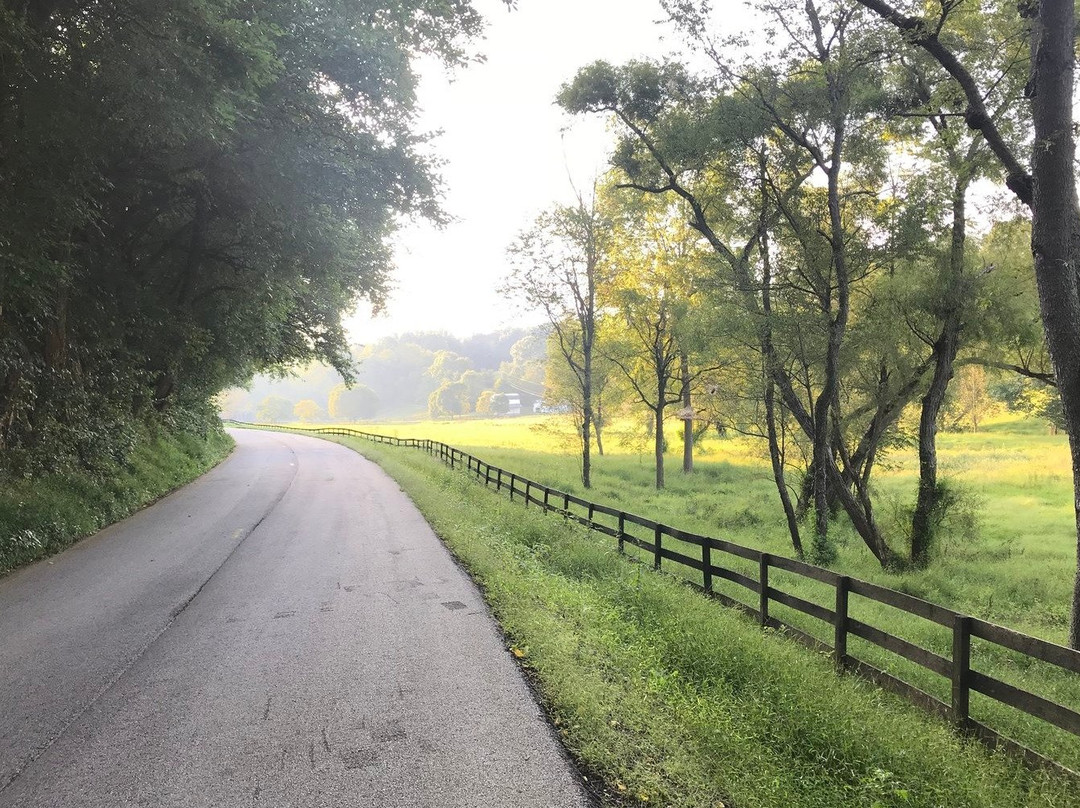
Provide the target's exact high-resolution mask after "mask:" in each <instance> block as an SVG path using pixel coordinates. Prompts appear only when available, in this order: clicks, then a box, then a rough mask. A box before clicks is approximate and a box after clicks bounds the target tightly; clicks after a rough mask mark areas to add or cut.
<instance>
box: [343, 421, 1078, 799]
mask: <svg viewBox="0 0 1080 808" xmlns="http://www.w3.org/2000/svg"><path fill="white" fill-rule="evenodd" d="M436 428H437V427H436ZM436 428H433V432H432V433H431V434H436V435H437V436H438V437H441V438H443V439H446V440H449V441H453V442H455V443H464V442H465V441H463V440H461V439H460V437H454V436H453V435H447V434H446V433H445V432H443V433H441V434H438V433H435V432H434V429H436ZM471 428H475V425H472V427H471ZM497 428H498V425H497ZM372 431H379V432H382V433H386V432H388V431H389V430H388V429H387V428H385V427H383V428H379V429H378V430H372ZM408 434H409V435H415V434H417V428H416V427H412V428H411V429H409V432H408ZM501 434H506V433H505V432H503V433H501ZM529 435H530V433H529V432H528V431H527V430H526V431H523V432H522V433H521V435H520V437H521V439H522V440H523V441H524V440H527V439H528V437H529ZM403 436H404V432H403ZM343 442H346V443H348V444H350V445H353V446H355V447H356V448H357V449H358V450H360V451H361V452H363V453H364V454H366V455H368V456H369V457H372V458H373V459H376V460H377V461H378V462H379V463H381V464H382V465H383V466H384V468H386V469H387V470H388V471H389V472H390V473H391V474H392V475H393V476H394V477H395V478H396V479H397V480H398V482H399V483H400V484H401V485H402V487H403V488H404V489H405V490H406V491H407V492H408V493H409V494H410V496H411V497H412V498H413V499H414V501H415V502H416V503H417V504H418V506H419V507H420V508H421V510H422V511H423V512H424V514H425V516H426V517H427V518H428V520H429V521H430V522H431V523H432V525H433V526H434V528H435V529H436V531H437V532H438V533H439V534H440V536H442V537H443V538H444V540H445V541H446V542H447V543H448V544H449V545H450V547H451V549H453V551H454V552H455V554H456V555H457V556H458V557H459V558H460V559H461V560H462V561H463V563H465V564H466V565H467V566H468V568H469V569H470V571H471V572H472V574H473V576H474V577H475V578H476V579H477V580H478V582H479V583H480V584H481V586H482V587H483V588H484V590H485V595H486V598H487V600H488V602H489V604H490V605H491V607H492V609H493V611H494V612H495V614H496V616H497V617H498V618H499V620H500V623H501V624H502V626H503V628H504V630H505V631H506V632H507V636H508V642H509V643H510V644H511V650H512V651H513V652H514V655H515V656H517V657H518V658H519V659H520V660H521V661H522V662H523V663H524V664H525V665H526V666H527V667H528V668H529V669H530V670H531V672H532V673H533V675H534V677H535V679H536V681H537V682H538V687H539V690H540V692H541V694H542V696H543V699H544V701H545V705H546V707H547V709H548V712H549V715H550V716H551V718H552V721H553V723H554V724H555V726H556V727H557V729H558V731H559V733H560V735H561V736H562V739H563V741H564V743H565V744H566V745H567V747H568V749H570V751H571V752H572V753H573V755H574V756H575V758H576V759H577V760H578V761H579V763H581V764H582V765H583V766H584V767H585V770H586V772H587V773H588V775H589V781H590V784H591V785H592V786H593V787H596V784H597V782H598V781H599V782H600V783H602V784H603V785H604V797H603V803H604V804H605V805H665V806H686V807H687V808H689V807H690V806H693V807H694V808H698V807H699V806H726V807H727V808H747V807H748V806H760V807H761V808H765V807H766V806H768V807H769V808H774V807H775V806H781V805H782V806H791V808H795V807H797V806H798V807H802V806H807V807H808V808H809V807H811V806H820V808H836V807H837V806H866V808H901V806H905V807H906V808H910V807H911V806H926V807H927V808H930V807H931V806H933V807H934V808H945V806H948V808H960V807H961V806H971V807H972V808H976V806H977V807H978V808H984V807H986V808H991V807H993V806H1002V807H1003V808H1004V806H1009V808H1013V806H1042V807H1043V808H1057V807H1058V806H1060V807H1061V808H1065V807H1066V806H1073V807H1075V806H1077V805H1080V792H1078V790H1077V788H1076V785H1075V783H1073V782H1069V781H1066V780H1062V779H1058V778H1054V777H1049V776H1047V775H1045V774H1041V773H1033V772H1030V771H1028V770H1025V769H1024V768H1023V767H1022V766H1020V765H1019V764H1018V763H1016V762H1015V761H1012V760H1009V759H1007V758H1003V757H1002V756H1000V755H995V754H992V753H990V752H988V751H986V750H984V749H982V748H981V747H980V746H979V745H978V744H975V743H973V742H966V741H963V740H961V739H960V738H959V737H958V736H956V735H955V734H954V733H953V732H952V731H951V730H950V729H949V728H948V727H947V726H946V725H945V724H944V723H942V722H940V721H938V720H936V719H933V718H931V717H929V716H926V715H923V714H921V713H920V712H919V711H918V710H916V709H915V708H912V707H909V706H907V705H906V704H904V703H902V702H901V701H899V700H898V699H895V698H892V697H890V696H888V695H885V694H883V693H881V692H880V691H877V690H875V689H874V688H873V687H871V686H869V685H867V684H865V683H863V682H861V681H859V680H858V679H856V678H854V677H843V678H840V677H837V676H836V675H835V674H834V672H833V670H832V666H831V664H830V662H829V660H827V659H825V658H823V657H821V656H820V655H817V654H814V653H810V652H807V651H806V650H805V649H802V648H801V647H799V646H796V645H794V644H793V643H791V642H790V641H788V640H786V639H784V638H782V637H780V636H778V635H776V634H775V633H774V632H766V633H762V632H761V631H760V630H759V629H758V628H757V627H756V626H755V625H754V624H753V623H751V622H750V621H747V620H746V619H744V618H743V617H742V616H741V615H739V614H737V613H735V612H733V611H732V610H728V609H724V608H722V607H720V606H718V605H717V604H716V603H714V602H710V601H708V600H706V599H705V598H703V597H701V596H700V595H698V594H696V593H694V592H692V591H691V590H689V589H687V588H685V587H681V586H678V585H677V584H676V583H675V582H674V581H673V580H672V579H671V578H669V577H667V576H662V575H655V574H653V573H651V572H649V571H647V570H646V569H645V568H644V567H643V566H641V565H633V564H629V563H627V562H626V561H625V560H624V559H620V558H619V557H618V555H617V553H616V552H615V550H614V547H613V544H614V543H613V542H610V541H598V539H597V536H596V534H589V533H587V532H586V531H584V530H583V529H581V528H579V527H577V526H576V525H573V524H572V523H571V524H566V523H564V522H563V521H562V520H559V519H557V518H552V517H551V516H544V515H541V514H540V512H539V510H538V509H530V510H525V509H524V508H522V507H521V506H520V504H519V503H509V502H507V501H506V500H505V499H502V498H500V497H498V496H496V495H495V494H494V493H492V492H490V491H486V490H484V488H483V487H482V486H479V485H477V484H476V483H475V482H474V481H472V480H471V479H470V478H469V477H468V476H467V475H465V474H463V473H460V472H457V473H455V472H452V471H450V470H449V469H447V468H446V467H444V466H442V465H441V464H439V463H438V462H437V461H435V460H433V459H432V458H429V457H428V456H427V455H426V454H424V453H422V452H417V451H415V450H410V449H400V448H395V447H387V446H379V445H373V444H370V443H367V442H365V441H359V440H348V439H345V440H343ZM517 451H518V452H525V454H518V455H516V458H517V459H518V460H520V461H527V460H529V459H530V458H533V457H534V455H535V456H542V455H544V452H542V451H538V450H537V449H536V448H532V449H518V450H517ZM508 457H510V456H508ZM609 460H616V458H610V459H609ZM630 462H631V463H632V462H633V460H632V458H630ZM506 465H507V466H511V464H510V463H507V464H506ZM544 469H545V470H552V471H554V470H557V466H554V465H552V466H546V465H545V466H544ZM521 471H522V472H523V473H528V474H530V475H536V476H539V475H537V474H536V470H535V469H527V468H522V469H521ZM609 473H611V472H610V470H609ZM730 473H731V474H733V475H735V476H734V477H733V480H731V481H729V482H731V484H734V482H735V481H737V480H738V479H739V477H738V475H740V474H741V475H745V474H746V473H747V472H746V471H745V470H742V471H738V472H734V471H732V472H730ZM701 476H702V479H706V480H710V481H711V482H713V483H723V482H724V481H725V480H726V478H725V476H724V475H723V474H720V475H717V476H715V477H711V478H710V477H707V476H706V471H705V469H704V468H703V469H702V473H701ZM642 504H644V503H642ZM635 509H637V508H635Z"/></svg>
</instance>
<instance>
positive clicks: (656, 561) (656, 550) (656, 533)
mask: <svg viewBox="0 0 1080 808" xmlns="http://www.w3.org/2000/svg"><path fill="white" fill-rule="evenodd" d="M660 527H661V526H660V524H657V525H656V529H655V530H653V561H652V565H653V569H654V570H658V569H660V537H661V536H662V535H663V534H662V533H661V532H660Z"/></svg>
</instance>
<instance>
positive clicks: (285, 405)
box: [255, 396, 293, 424]
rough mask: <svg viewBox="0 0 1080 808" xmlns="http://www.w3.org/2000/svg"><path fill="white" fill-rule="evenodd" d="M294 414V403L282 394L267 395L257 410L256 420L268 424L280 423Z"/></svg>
mask: <svg viewBox="0 0 1080 808" xmlns="http://www.w3.org/2000/svg"><path fill="white" fill-rule="evenodd" d="M292 416H293V403H292V402H291V401H289V400H288V399H287V398H281V396H267V397H266V398H264V399H263V400H262V401H260V402H259V406H258V408H257V409H256V410H255V420H256V421H260V422H262V423H266V424H280V423H283V422H284V421H288V420H289V419H290V418H292Z"/></svg>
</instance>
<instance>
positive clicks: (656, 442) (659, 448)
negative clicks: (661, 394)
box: [653, 399, 664, 491]
mask: <svg viewBox="0 0 1080 808" xmlns="http://www.w3.org/2000/svg"><path fill="white" fill-rule="evenodd" d="M660 401H661V403H660V404H657V405H656V409H655V410H653V417H654V418H655V420H656V429H655V430H654V432H653V457H654V459H655V461H656V490H657V491H659V490H661V489H662V488H663V487H664V405H663V399H660Z"/></svg>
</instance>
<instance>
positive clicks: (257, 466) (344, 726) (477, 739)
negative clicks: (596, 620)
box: [0, 430, 590, 808]
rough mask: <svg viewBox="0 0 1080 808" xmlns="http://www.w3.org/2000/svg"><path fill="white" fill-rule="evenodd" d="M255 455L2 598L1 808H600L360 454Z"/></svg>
mask: <svg viewBox="0 0 1080 808" xmlns="http://www.w3.org/2000/svg"><path fill="white" fill-rule="evenodd" d="M233 435H234V437H235V438H236V440H237V449H236V451H235V452H234V453H233V455H232V456H231V457H230V458H229V459H228V460H227V461H225V462H224V463H223V464H222V465H220V466H219V467H217V468H216V469H214V470H213V471H212V472H210V473H209V474H207V475H205V476H204V477H202V478H201V479H199V480H198V481H196V482H195V483H193V484H191V485H189V486H187V487H186V488H183V489H181V490H180V491H177V492H176V493H174V494H172V495H171V496H169V497H167V498H165V499H163V500H162V501H160V502H159V503H157V504H156V505H154V506H153V507H151V508H147V509H146V510H144V511H141V512H140V513H138V514H136V515H135V516H133V517H131V518H130V519H128V520H126V521H124V522H121V523H119V524H117V525H114V526H112V527H110V528H108V529H107V530H104V531H102V532H101V533H99V534H97V535H96V536H93V537H91V538H89V539H87V540H85V541H83V542H81V543H80V544H78V545H76V546H75V547H73V548H72V549H71V550H68V551H67V552H65V553H63V554H61V555H59V556H56V557H54V558H53V559H51V560H49V561H47V562H41V563H38V564H35V565H33V566H31V567H28V568H26V569H24V570H21V571H19V572H17V573H15V574H13V575H11V576H9V577H7V578H6V579H3V580H0V808H14V807H15V806H19V808H52V807H53V806H55V807H56V808H90V807H91V806H93V807H94V808H97V807H99V806H100V808H123V807H125V806H145V807H146V808H151V807H154V806H161V807H162V808H186V807H187V806H192V808H194V807H195V806H199V808H204V807H205V806H221V808H259V806H265V808H288V807H290V806H297V807H298V808H337V806H341V807H342V808H344V806H349V808H354V807H359V806H401V807H402V808H406V807H411V806H416V808H440V807H441V806H446V808H465V806H469V807H472V806H476V807H477V808H480V806H492V807H493V808H494V807H495V806H498V807H499V808H517V806H536V807H537V808H557V807H558V806H567V807H568V808H569V807H570V806H573V807H575V808H577V807H579V806H580V807H581V808H584V806H587V805H589V804H590V803H589V800H588V798H587V797H586V795H585V794H584V793H583V791H582V790H581V789H580V788H579V786H578V780H579V778H578V777H577V776H576V775H575V774H574V772H573V770H572V768H571V766H570V764H569V763H567V761H566V760H565V759H564V757H563V755H562V752H561V749H560V747H559V745H558V744H557V742H556V740H555V739H554V738H553V736H552V734H551V731H550V729H549V727H548V725H547V724H546V723H545V721H544V720H543V717H542V715H541V713H540V710H539V708H538V707H537V705H536V703H535V701H534V700H533V698H532V695H531V693H530V692H529V690H528V688H527V686H526V685H525V683H524V681H523V679H522V677H521V674H520V672H519V671H518V670H517V668H516V666H515V665H514V664H513V662H512V661H511V659H510V656H509V654H508V653H507V652H506V650H505V648H504V647H503V644H502V640H501V637H500V635H499V633H498V631H497V629H496V627H495V625H494V622H493V621H492V619H491V617H490V615H489V614H488V612H487V610H486V608H485V605H484V603H483V600H482V599H481V596H480V594H479V592H478V591H477V589H476V588H475V586H474V585H473V584H472V582H471V581H470V580H469V579H468V577H467V576H466V575H465V574H464V573H462V572H461V570H459V569H458V567H457V566H455V564H454V563H453V561H452V559H451V558H450V556H449V554H448V553H447V551H446V550H445V549H444V548H443V546H442V544H441V543H440V542H439V541H438V539H437V538H436V537H435V536H434V534H433V533H432V532H431V529H430V528H429V527H428V525H427V523H426V522H425V521H424V520H423V518H422V517H421V516H420V514H419V512H418V511H417V510H416V509H415V508H414V507H413V505H412V504H411V502H410V501H409V500H408V499H407V498H406V497H405V495H404V494H402V493H401V491H400V490H399V489H398V487H397V485H396V484H395V483H394V482H393V481H392V480H390V479H389V478H388V477H387V476H386V475H385V474H383V473H382V471H381V470H379V468H378V467H377V466H375V465H374V464H372V463H370V462H369V461H367V460H365V459H363V458H362V457H360V456H359V455H357V454H355V453H354V452H352V451H350V450H348V449H345V448H342V447H340V446H337V445H336V444H332V443H328V442H324V441H319V440H316V439H313V438H307V437H302V436H296V435H286V434H279V433H265V432H251V431H244V430H241V431H237V432H235V433H233Z"/></svg>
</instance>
